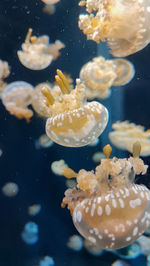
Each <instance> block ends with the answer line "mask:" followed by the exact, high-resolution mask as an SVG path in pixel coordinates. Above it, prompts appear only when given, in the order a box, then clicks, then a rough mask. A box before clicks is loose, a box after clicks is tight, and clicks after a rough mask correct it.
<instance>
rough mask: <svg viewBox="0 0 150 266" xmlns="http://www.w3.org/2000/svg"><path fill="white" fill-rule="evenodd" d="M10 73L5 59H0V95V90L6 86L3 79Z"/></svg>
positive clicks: (0, 91) (0, 92)
mask: <svg viewBox="0 0 150 266" xmlns="http://www.w3.org/2000/svg"><path fill="white" fill-rule="evenodd" d="M9 74H10V66H9V65H8V63H7V62H6V61H2V60H0V97H1V94H2V92H3V91H4V89H5V88H6V86H7V83H6V82H4V79H6V78H7V77H8V76H9Z"/></svg>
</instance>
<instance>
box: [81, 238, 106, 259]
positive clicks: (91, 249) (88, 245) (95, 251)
mask: <svg viewBox="0 0 150 266" xmlns="http://www.w3.org/2000/svg"><path fill="white" fill-rule="evenodd" d="M84 248H85V249H86V250H87V251H88V253H90V254H91V255H93V256H101V255H103V253H104V252H105V250H104V249H101V248H99V247H97V246H96V245H93V243H92V242H91V241H90V240H88V239H85V240H84Z"/></svg>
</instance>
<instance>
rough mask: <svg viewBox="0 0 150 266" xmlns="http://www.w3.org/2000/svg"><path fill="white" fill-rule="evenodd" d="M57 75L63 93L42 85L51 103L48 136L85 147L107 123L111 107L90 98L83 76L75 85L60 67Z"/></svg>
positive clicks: (47, 128)
mask: <svg viewBox="0 0 150 266" xmlns="http://www.w3.org/2000/svg"><path fill="white" fill-rule="evenodd" d="M55 79H56V82H57V84H58V86H59V87H60V90H61V94H60V96H59V97H57V98H56V99H55V98H54V97H53V95H52V93H51V92H50V90H48V89H47V88H46V87H44V88H43V89H42V93H43V94H44V95H45V98H46V104H47V105H48V107H49V118H48V119H47V121H46V134H47V136H48V137H49V138H50V139H52V140H53V141H54V142H56V143H58V144H60V145H63V146H68V147H81V146H85V145H87V144H89V143H91V142H93V141H94V140H95V139H97V137H98V136H99V135H100V134H101V133H102V132H103V130H104V129H105V127H106V125H107V122H108V111H107V109H106V108H105V107H104V106H103V105H102V104H100V103H98V102H96V101H92V102H87V101H86V98H85V87H84V85H83V84H82V83H81V82H80V80H79V79H78V80H76V87H75V89H72V87H71V86H70V84H69V82H68V80H67V78H66V77H65V75H64V74H63V73H62V72H61V71H60V70H57V75H56V76H55Z"/></svg>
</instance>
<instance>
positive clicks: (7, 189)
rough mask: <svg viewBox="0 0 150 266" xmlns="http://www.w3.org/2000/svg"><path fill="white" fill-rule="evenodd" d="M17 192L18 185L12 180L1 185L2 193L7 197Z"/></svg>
mask: <svg viewBox="0 0 150 266" xmlns="http://www.w3.org/2000/svg"><path fill="white" fill-rule="evenodd" d="M18 192H19V186H18V185H17V184H16V183H14V182H8V183H6V184H5V185H4V186H3V187H2V193H3V194H4V195H5V196H7V197H14V196H16V195H17V194H18Z"/></svg>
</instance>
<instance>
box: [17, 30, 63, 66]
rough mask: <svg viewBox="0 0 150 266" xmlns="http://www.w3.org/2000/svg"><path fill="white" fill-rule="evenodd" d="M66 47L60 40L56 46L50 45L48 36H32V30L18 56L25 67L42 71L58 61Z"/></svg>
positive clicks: (29, 31)
mask: <svg viewBox="0 0 150 266" xmlns="http://www.w3.org/2000/svg"><path fill="white" fill-rule="evenodd" d="M64 47H65V46H64V44H63V43H61V42H60V41H58V40H57V41H56V42H55V43H54V44H49V37H48V36H47V35H43V36H40V37H36V36H32V29H31V28H30V29H29V30H28V33H27V36H26V38H25V42H24V43H23V44H22V50H19V51H18V52H17V55H18V58H19V60H20V62H21V63H22V65H23V66H25V67H27V68H29V69H31V70H41V69H44V68H46V67H48V66H49V65H50V64H51V62H52V60H56V59H57V57H58V56H59V55H60V52H59V50H60V49H62V48H64Z"/></svg>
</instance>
